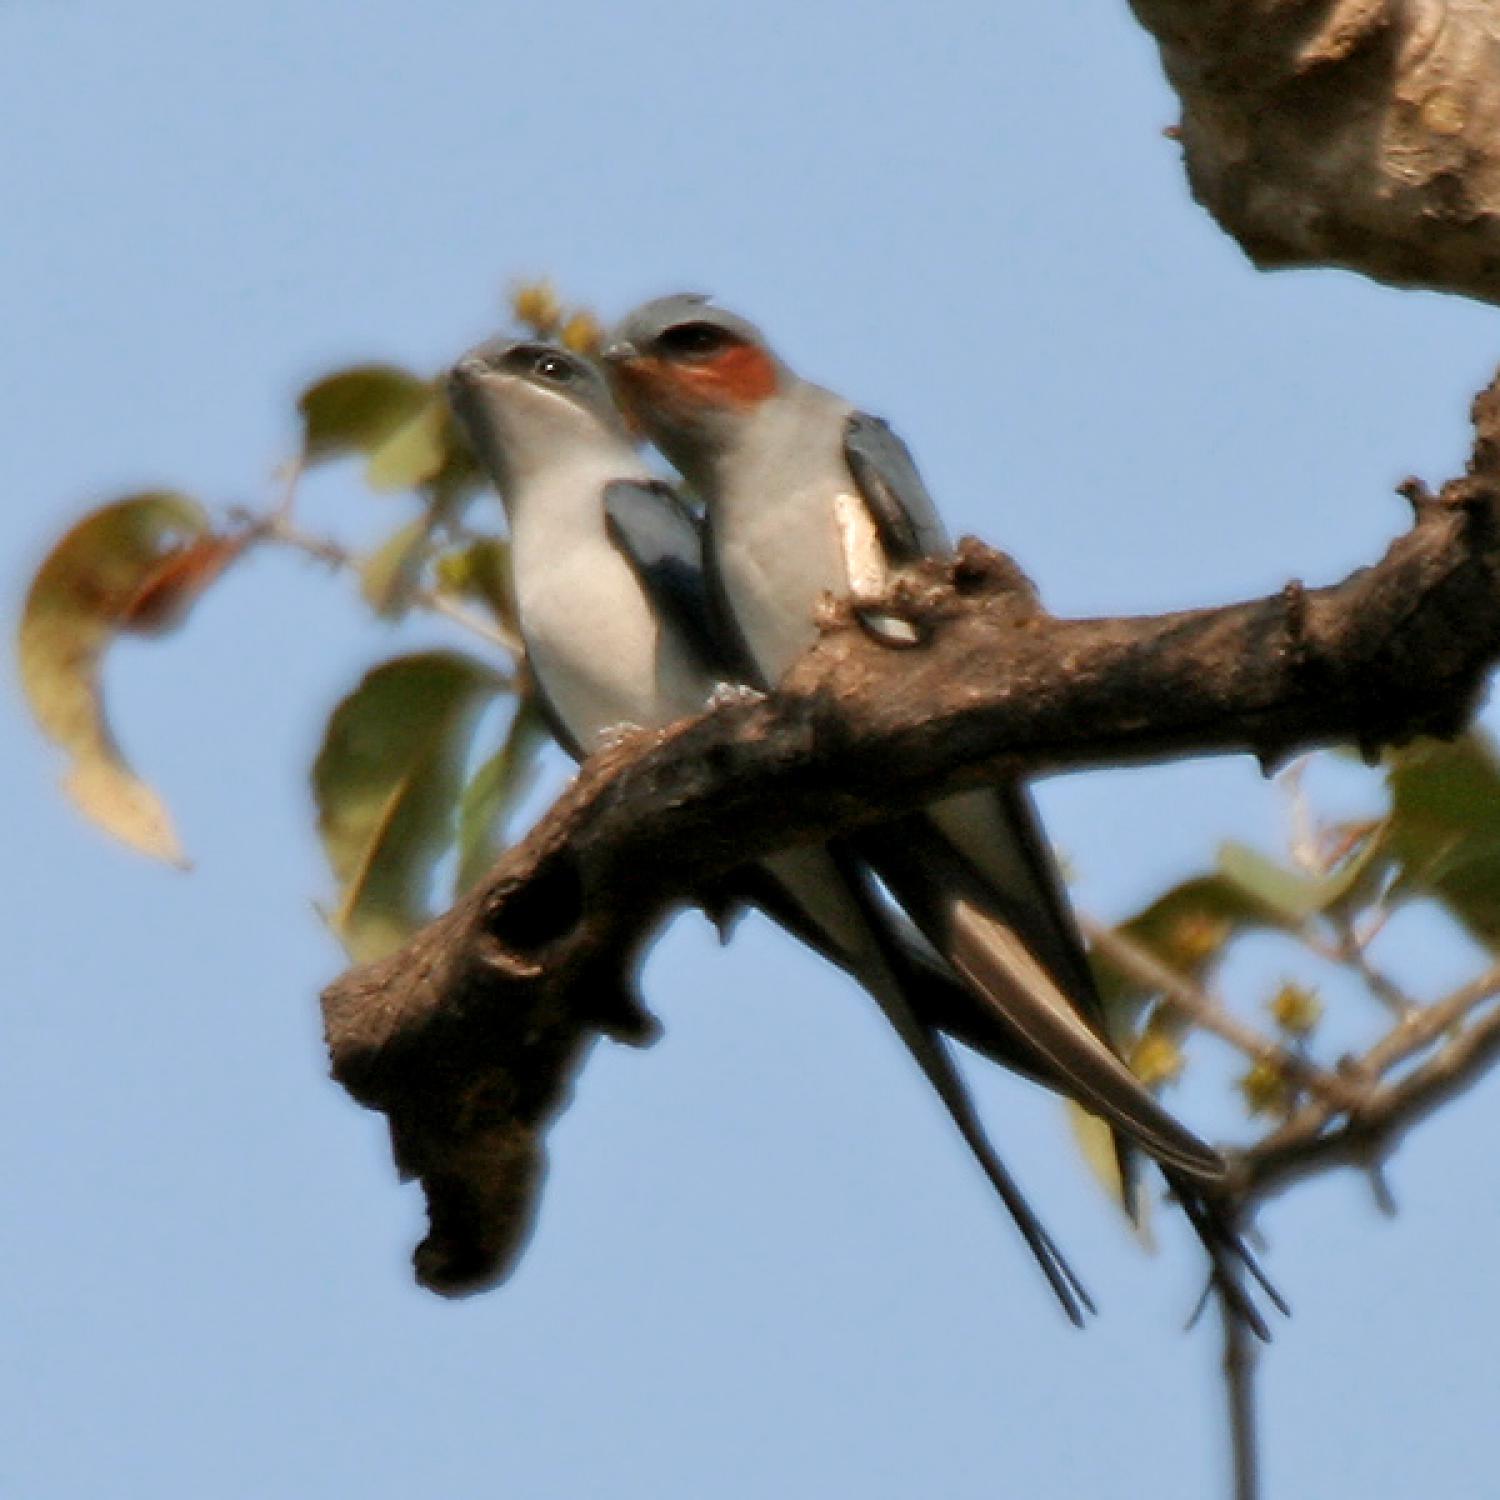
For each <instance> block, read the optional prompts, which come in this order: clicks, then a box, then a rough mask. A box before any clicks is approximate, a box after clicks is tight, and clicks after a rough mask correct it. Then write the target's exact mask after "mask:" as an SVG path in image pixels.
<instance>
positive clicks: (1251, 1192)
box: [1230, 965, 1500, 1202]
mask: <svg viewBox="0 0 1500 1500" xmlns="http://www.w3.org/2000/svg"><path fill="white" fill-rule="evenodd" d="M1497 995H1500V965H1495V966H1494V967H1492V968H1491V969H1489V970H1488V971H1487V972H1486V973H1484V974H1481V975H1480V976H1479V977H1478V978H1477V979H1476V980H1474V981H1473V982H1472V983H1471V984H1466V985H1464V986H1463V987H1462V988H1461V989H1458V990H1455V991H1454V992H1453V994H1451V995H1450V996H1448V997H1447V999H1445V1000H1442V1001H1439V1002H1438V1003H1437V1004H1435V1005H1430V1006H1428V1007H1426V1008H1425V1009H1424V1010H1420V1011H1417V1012H1416V1013H1414V1014H1413V1015H1411V1016H1410V1017H1408V1019H1407V1020H1406V1021H1404V1022H1403V1023H1402V1024H1400V1025H1398V1026H1396V1027H1394V1028H1393V1029H1392V1030H1391V1031H1390V1032H1389V1033H1388V1034H1387V1035H1386V1036H1385V1037H1383V1038H1382V1039H1381V1040H1380V1041H1379V1042H1377V1043H1376V1044H1375V1045H1374V1046H1373V1047H1371V1048H1370V1049H1369V1051H1368V1052H1366V1053H1364V1054H1363V1055H1362V1056H1361V1057H1359V1058H1357V1059H1354V1060H1353V1061H1352V1062H1351V1063H1350V1064H1349V1065H1348V1067H1347V1069H1346V1070H1345V1072H1346V1077H1347V1078H1348V1079H1349V1080H1351V1082H1352V1081H1356V1080H1361V1079H1363V1080H1365V1083H1364V1087H1363V1094H1364V1097H1363V1098H1362V1100H1361V1102H1360V1103H1359V1104H1358V1105H1357V1106H1356V1107H1355V1108H1353V1109H1351V1110H1348V1111H1345V1112H1342V1119H1343V1123H1342V1124H1340V1125H1338V1126H1337V1127H1336V1128H1334V1129H1331V1130H1330V1129H1329V1128H1328V1127H1329V1125H1330V1124H1331V1123H1332V1122H1333V1121H1334V1120H1335V1119H1338V1118H1340V1114H1341V1112H1340V1111H1339V1110H1338V1109H1337V1107H1336V1106H1333V1105H1330V1103H1329V1102H1328V1101H1327V1100H1326V1099H1317V1100H1313V1101H1310V1102H1309V1103H1307V1104H1305V1105H1303V1107H1302V1108H1301V1109H1299V1110H1297V1111H1296V1112H1295V1113H1294V1114H1293V1115H1292V1117H1291V1118H1290V1119H1289V1120H1288V1121H1287V1122H1286V1123H1285V1124H1284V1125H1282V1126H1281V1127H1280V1128H1279V1129H1277V1130H1274V1131H1272V1132H1271V1134H1270V1135H1268V1136H1266V1137H1265V1139H1264V1140H1261V1141H1258V1142H1257V1143H1256V1144H1255V1145H1253V1146H1250V1147H1247V1148H1246V1149H1245V1150H1243V1151H1237V1152H1234V1153H1232V1154H1231V1157H1230V1167H1231V1181H1232V1182H1233V1184H1234V1189H1235V1192H1236V1194H1237V1196H1239V1197H1240V1198H1241V1199H1242V1201H1247V1202H1248V1201H1249V1200H1251V1199H1264V1198H1270V1197H1274V1196H1275V1195H1276V1194H1277V1193H1280V1192H1284V1191H1285V1190H1286V1189H1287V1188H1289V1187H1291V1186H1292V1184H1293V1183H1296V1182H1301V1181H1303V1180H1304V1179H1305V1178H1308V1177H1311V1176H1314V1175H1316V1174H1317V1173H1319V1172H1326V1171H1328V1170H1329V1169H1330V1168H1332V1167H1340V1166H1346V1167H1359V1168H1363V1169H1366V1170H1369V1169H1372V1168H1379V1166H1380V1165H1381V1163H1382V1162H1383V1161H1384V1160H1385V1159H1386V1158H1387V1157H1388V1156H1389V1155H1390V1154H1391V1152H1392V1151H1394V1150H1395V1149H1396V1147H1397V1145H1399V1144H1400V1142H1401V1139H1402V1138H1403V1137H1404V1136H1405V1135H1406V1134H1407V1132H1408V1131H1410V1130H1411V1129H1412V1128H1413V1127H1415V1126H1416V1125H1418V1124H1420V1123H1421V1122H1422V1121H1423V1120H1425V1119H1427V1118H1428V1116H1429V1115H1431V1114H1433V1113H1434V1112H1435V1111H1436V1110H1437V1109H1439V1108H1440V1107H1441V1106H1442V1105H1443V1104H1445V1103H1447V1102H1448V1100H1450V1099H1452V1098H1453V1097H1454V1096H1455V1095H1457V1094H1460V1093H1462V1092H1463V1091H1464V1090H1465V1089H1466V1088H1468V1087H1469V1086H1470V1085H1471V1084H1473V1083H1475V1082H1476V1081H1477V1080H1478V1079H1479V1078H1481V1077H1483V1075H1484V1074H1485V1073H1486V1072H1487V1071H1488V1070H1489V1069H1490V1068H1491V1067H1492V1066H1493V1065H1494V1064H1495V1062H1496V1061H1500V1006H1495V1007H1494V1008H1493V1009H1491V1010H1489V1011H1488V1012H1486V1013H1485V1014H1484V1015H1482V1016H1481V1017H1480V1018H1479V1019H1477V1020H1470V1019H1469V1018H1470V1017H1471V1016H1473V1014H1474V1013H1475V1012H1477V1011H1479V1010H1481V1009H1482V1008H1483V1007H1484V1006H1485V1005H1487V1004H1488V1003H1489V1002H1490V1001H1492V1000H1493V999H1495V997H1496V996H1497ZM1445 1035H1446V1036H1447V1037H1448V1040H1447V1041H1446V1042H1444V1043H1443V1045H1442V1046H1440V1047H1438V1048H1437V1050H1436V1051H1434V1052H1433V1053H1432V1055H1431V1056H1430V1057H1428V1058H1427V1059H1426V1060H1425V1061H1424V1062H1422V1063H1419V1064H1418V1065H1417V1066H1415V1067H1413V1068H1412V1069H1411V1070H1410V1071H1409V1072H1407V1073H1405V1074H1403V1075H1401V1076H1400V1077H1399V1078H1396V1079H1394V1080H1392V1081H1390V1082H1382V1081H1381V1080H1382V1079H1383V1078H1384V1075H1385V1074H1387V1073H1389V1072H1390V1071H1392V1070H1393V1069H1395V1068H1397V1067H1398V1066H1399V1065H1400V1064H1401V1063H1403V1062H1405V1061H1406V1060H1407V1059H1409V1058H1411V1057H1412V1056H1414V1055H1415V1054H1416V1053H1418V1052H1419V1051H1422V1050H1423V1049H1425V1048H1428V1047H1431V1046H1433V1044H1434V1043H1436V1042H1438V1041H1440V1040H1441V1039H1442V1038H1443V1037H1444V1036H1445Z"/></svg>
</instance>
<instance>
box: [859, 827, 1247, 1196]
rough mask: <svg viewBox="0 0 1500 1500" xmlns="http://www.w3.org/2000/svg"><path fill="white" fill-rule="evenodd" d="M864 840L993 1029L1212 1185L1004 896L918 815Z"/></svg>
mask: <svg viewBox="0 0 1500 1500" xmlns="http://www.w3.org/2000/svg"><path fill="white" fill-rule="evenodd" d="M866 843H867V845H868V848H869V851H870V856H871V863H872V865H873V866H874V868H875V870H876V872H877V873H878V874H879V875H880V877H881V879H882V880H884V881H885V883H886V885H887V886H889V887H890V890H891V893H892V894H893V895H894V896H895V898H896V900H897V901H898V902H899V903H900V904H901V906H902V907H904V908H905V910H906V912H907V914H908V915H909V916H910V917H911V918H912V920H913V921H914V922H915V923H916V925H917V927H918V928H919V929H920V930H921V932H922V933H923V935H924V936H925V937H926V938H927V940H928V941H929V942H931V943H932V944H933V946H934V947H936V948H937V950H938V952H939V953H940V954H942V956H943V957H944V958H945V959H946V960H947V961H948V962H949V963H950V964H952V965H953V967H954V968H955V969H957V970H958V972H959V973H960V974H961V975H963V977H964V978H965V979H966V980H968V981H969V983H970V985H971V987H972V988H973V990H974V991H975V993H976V994H978V995H979V996H980V997H981V998H982V1001H983V1003H984V1004H985V1005H986V1006H987V1007H988V1009H989V1012H990V1021H991V1023H992V1025H993V1026H994V1028H995V1030H996V1032H997V1034H998V1035H999V1036H1001V1037H1004V1038H1008V1039H1009V1045H1010V1046H1011V1047H1012V1048H1013V1049H1014V1050H1016V1051H1019V1052H1020V1053H1021V1054H1022V1055H1024V1056H1027V1057H1029V1058H1032V1059H1035V1065H1034V1071H1036V1072H1038V1073H1040V1074H1041V1075H1042V1076H1043V1077H1044V1078H1045V1079H1046V1080H1047V1081H1048V1082H1049V1083H1050V1084H1051V1086H1052V1087H1053V1088H1055V1089H1057V1091H1058V1092H1060V1093H1062V1094H1065V1095H1067V1096H1069V1097H1070V1098H1072V1099H1075V1100H1076V1101H1077V1102H1079V1103H1080V1104H1082V1105H1084V1106H1085V1107H1086V1108H1087V1109H1089V1110H1091V1111H1092V1112H1093V1113H1095V1114H1098V1115H1100V1116H1102V1117H1103V1118H1104V1119H1106V1120H1107V1121H1108V1122H1109V1123H1110V1124H1111V1125H1114V1126H1115V1127H1117V1128H1118V1129H1120V1130H1123V1131H1124V1132H1125V1134H1126V1135H1128V1136H1129V1137H1130V1138H1131V1139H1133V1140H1134V1141H1135V1142H1136V1143H1137V1144H1138V1145H1139V1146H1141V1147H1142V1148H1143V1149H1144V1150H1145V1151H1146V1152H1147V1153H1148V1154H1150V1155H1151V1156H1154V1157H1155V1158H1156V1160H1157V1161H1158V1162H1160V1163H1161V1165H1162V1167H1163V1168H1164V1169H1166V1170H1168V1171H1169V1172H1172V1173H1176V1174H1178V1175H1179V1176H1180V1177H1181V1179H1182V1180H1183V1181H1184V1182H1189V1183H1195V1184H1197V1186H1198V1187H1199V1188H1200V1189H1210V1190H1211V1189H1212V1188H1213V1187H1215V1186H1216V1185H1218V1184H1219V1183H1220V1182H1222V1180H1223V1177H1224V1172H1225V1164H1224V1161H1223V1158H1222V1157H1220V1156H1219V1154H1218V1153H1217V1152H1216V1151H1214V1150H1213V1149H1212V1148H1211V1147H1210V1146H1208V1145H1207V1144H1205V1143H1204V1142H1203V1141H1201V1140H1199V1139H1198V1137H1197V1136H1195V1135H1194V1134H1193V1133H1192V1132H1191V1131H1189V1130H1188V1129H1186V1128H1185V1127H1184V1126H1183V1125H1182V1124H1181V1123H1180V1122H1179V1121H1178V1120H1176V1119H1175V1118H1173V1116H1172V1115H1171V1114H1169V1113H1168V1112H1167V1111H1166V1110H1165V1109H1163V1108H1162V1106H1161V1105H1160V1104H1158V1103H1157V1101H1156V1099H1155V1098H1154V1097H1153V1096H1152V1095H1151V1093H1150V1092H1149V1091H1148V1090H1147V1089H1146V1088H1145V1087H1144V1086H1143V1085H1142V1083H1141V1082H1140V1080H1139V1079H1138V1078H1136V1076H1135V1075H1134V1074H1133V1073H1132V1072H1131V1071H1130V1069H1129V1068H1128V1067H1126V1065H1125V1064H1124V1063H1123V1062H1122V1061H1121V1060H1120V1057H1119V1056H1118V1054H1117V1053H1116V1052H1115V1051H1114V1049H1113V1047H1112V1046H1111V1045H1110V1043H1109V1042H1108V1041H1107V1040H1105V1038H1104V1037H1103V1036H1102V1035H1101V1034H1100V1032H1099V1031H1098V1030H1096V1028H1095V1024H1094V1023H1093V1022H1092V1021H1091V1020H1090V1019H1089V1017H1088V1016H1087V1015H1086V1013H1085V1011H1084V1009H1083V1008H1082V1006H1081V1005H1080V1004H1079V1003H1077V1000H1076V997H1074V996H1072V995H1070V994H1068V993H1067V992H1065V990H1064V989H1063V988H1062V985H1061V983H1060V982H1059V980H1058V979H1057V978H1056V977H1055V976H1054V975H1053V974H1052V973H1051V972H1050V971H1049V969H1048V968H1047V966H1046V965H1044V964H1043V963H1042V961H1041V960H1040V959H1039V957H1038V956H1037V954H1036V953H1035V952H1034V951H1033V950H1032V948H1031V946H1030V944H1029V943H1028V941H1027V939H1026V937H1024V936H1023V931H1024V927H1025V924H1024V923H1023V922H1022V921H1021V920H1020V919H1019V915H1018V913H1017V912H1015V911H1014V910H1013V908H1014V907H1015V906H1017V905H1018V904H1019V903H1018V901H1017V899H1016V897H1015V895H1014V893H1008V892H1006V891H1003V890H999V889H997V888H996V886H995V885H994V883H993V882H991V881H989V880H987V879H986V878H985V876H984V875H983V874H981V873H980V872H979V871H978V870H977V869H975V867H974V866H973V864H972V863H971V862H970V861H969V860H968V859H967V858H966V857H965V855H964V854H963V853H962V852H961V851H960V850H958V849H957V848H955V847H954V846H953V844H952V843H950V842H949V841H948V839H947V838H945V837H944V836H943V834H942V833H940V832H939V831H938V830H937V829H935V828H933V827H932V825H931V824H929V823H927V822H925V821H924V820H923V819H922V818H920V817H916V818H907V819H903V820H902V821H901V822H900V824H899V825H892V826H891V827H890V828H882V829H880V830H879V831H878V833H877V834H876V835H872V836H869V837H868V838H867V840H866Z"/></svg>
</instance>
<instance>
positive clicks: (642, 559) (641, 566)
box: [604, 479, 734, 676]
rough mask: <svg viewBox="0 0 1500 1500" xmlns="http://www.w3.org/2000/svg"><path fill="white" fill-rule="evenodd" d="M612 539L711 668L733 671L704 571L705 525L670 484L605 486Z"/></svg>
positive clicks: (649, 593) (618, 483)
mask: <svg viewBox="0 0 1500 1500" xmlns="http://www.w3.org/2000/svg"><path fill="white" fill-rule="evenodd" d="M604 517H605V523H606V525H607V526H608V528H609V535H610V540H611V541H613V542H614V544H615V546H617V547H618V548H619V549H620V551H621V552H623V553H624V554H625V556H626V558H627V559H628V560H629V562H630V565H631V567H632V568H634V569H635V573H636V576H637V577H638V578H639V579H640V581H641V587H642V589H644V590H645V593H646V596H647V598H648V599H650V601H651V605H652V608H653V609H655V610H656V611H657V613H658V614H659V615H660V616H661V617H662V619H663V620H664V621H665V622H666V623H667V626H668V628H669V629H671V630H672V631H674V632H675V633H676V634H677V635H678V636H679V637H680V638H681V639H682V640H683V641H685V642H686V643H687V644H688V646H689V648H690V649H691V650H692V651H693V653H694V654H695V655H696V656H697V657H698V659H699V662H700V663H701V665H702V666H703V668H704V669H705V670H706V671H707V672H709V673H719V674H723V675H729V676H732V675H734V673H733V660H732V658H733V653H732V651H731V649H730V648H729V647H728V645H727V644H726V642H725V638H724V633H723V631H722V629H721V628H720V625H719V622H718V617H717V614H716V612H715V610H714V608H713V606H712V604H711V602H710V598H709V592H708V588H707V585H706V583H705V581H704V576H703V525H702V522H701V521H700V520H699V519H698V517H697V516H696V515H694V514H693V512H692V511H691V510H690V509H689V508H688V507H687V505H686V504H685V503H684V502H683V500H682V499H681V497H680V496H679V495H678V494H677V492H676V491H675V490H674V489H673V488H672V487H671V485H669V484H664V483H661V482H659V481H656V480H630V479H617V480H615V481H614V482H613V483H611V484H608V485H606V486H605V488H604Z"/></svg>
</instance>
